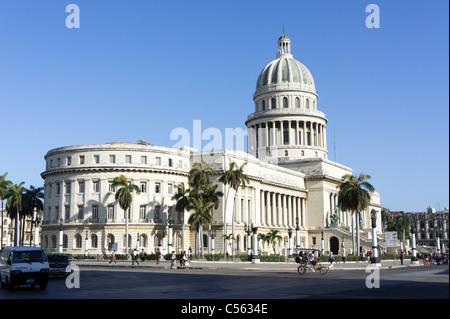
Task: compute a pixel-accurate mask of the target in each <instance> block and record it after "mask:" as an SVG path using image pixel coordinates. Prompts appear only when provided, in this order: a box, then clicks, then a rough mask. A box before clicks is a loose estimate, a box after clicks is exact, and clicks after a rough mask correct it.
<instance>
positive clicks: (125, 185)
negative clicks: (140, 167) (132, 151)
mask: <svg viewBox="0 0 450 319" xmlns="http://www.w3.org/2000/svg"><path fill="white" fill-rule="evenodd" d="M112 187H114V188H116V187H120V188H119V189H118V190H117V192H116V197H115V198H116V200H117V202H118V203H119V206H120V208H122V209H123V212H124V215H125V233H126V234H125V236H126V237H125V246H126V255H127V257H128V219H129V209H130V207H131V203H132V201H133V192H135V193H137V194H139V193H140V192H141V190H140V189H139V187H138V186H137V185H135V184H132V183H131V182H129V181H128V179H127V178H126V177H125V176H124V175H120V176H118V177H115V178H114V179H113V182H112Z"/></svg>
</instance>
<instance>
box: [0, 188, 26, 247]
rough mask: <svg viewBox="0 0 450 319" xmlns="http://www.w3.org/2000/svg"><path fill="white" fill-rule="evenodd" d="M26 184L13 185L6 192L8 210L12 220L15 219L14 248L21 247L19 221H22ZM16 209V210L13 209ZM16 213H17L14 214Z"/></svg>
mask: <svg viewBox="0 0 450 319" xmlns="http://www.w3.org/2000/svg"><path fill="white" fill-rule="evenodd" d="M23 184H24V182H20V184H11V185H9V187H8V190H7V191H6V198H7V202H6V209H7V210H8V213H9V216H10V218H11V219H14V226H15V227H14V228H15V231H14V246H18V245H19V235H20V232H19V221H20V213H19V212H20V210H21V209H22V198H23V193H24V192H25V188H24V187H22V186H23ZM13 208H15V209H13ZM14 211H15V212H14ZM2 223H3V221H2Z"/></svg>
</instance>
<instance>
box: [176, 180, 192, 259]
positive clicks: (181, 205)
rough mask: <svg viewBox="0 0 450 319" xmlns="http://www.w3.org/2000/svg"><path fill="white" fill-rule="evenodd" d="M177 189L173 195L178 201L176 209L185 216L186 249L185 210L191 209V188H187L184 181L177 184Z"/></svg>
mask: <svg viewBox="0 0 450 319" xmlns="http://www.w3.org/2000/svg"><path fill="white" fill-rule="evenodd" d="M175 188H176V189H177V192H176V194H175V195H173V196H172V200H176V201H177V203H176V205H175V211H177V212H178V213H180V214H182V216H183V244H182V247H183V250H184V238H185V236H184V211H185V210H189V209H191V203H190V197H189V192H190V191H189V189H186V186H185V185H184V183H183V182H182V183H180V184H179V185H177V186H175Z"/></svg>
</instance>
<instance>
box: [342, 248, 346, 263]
mask: <svg viewBox="0 0 450 319" xmlns="http://www.w3.org/2000/svg"><path fill="white" fill-rule="evenodd" d="M345 257H346V255H345V251H343V252H342V261H343V262H344V264H345Z"/></svg>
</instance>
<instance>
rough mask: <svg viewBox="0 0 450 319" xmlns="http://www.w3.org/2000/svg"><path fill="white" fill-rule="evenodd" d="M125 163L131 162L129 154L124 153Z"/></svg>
mask: <svg viewBox="0 0 450 319" xmlns="http://www.w3.org/2000/svg"><path fill="white" fill-rule="evenodd" d="M125 163H127V164H131V155H125Z"/></svg>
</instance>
